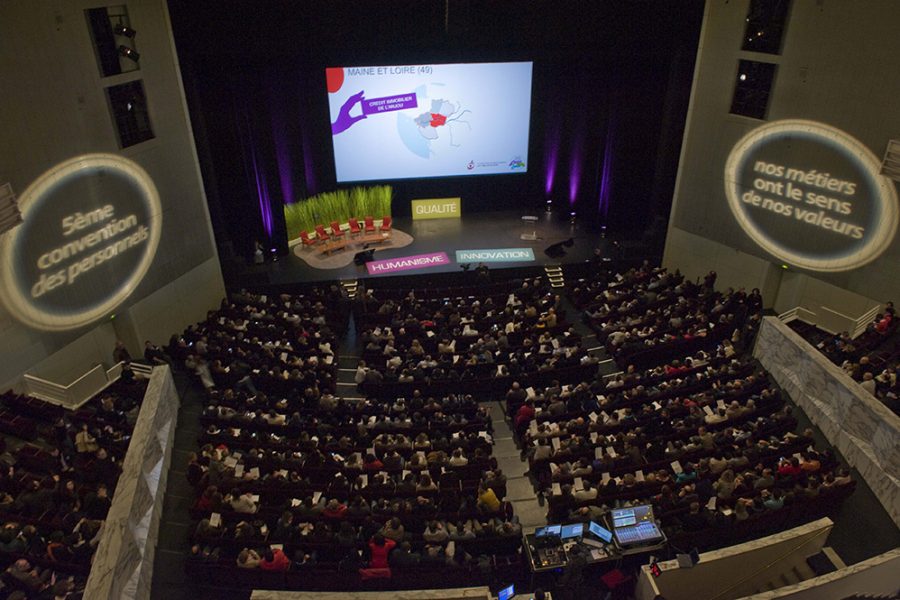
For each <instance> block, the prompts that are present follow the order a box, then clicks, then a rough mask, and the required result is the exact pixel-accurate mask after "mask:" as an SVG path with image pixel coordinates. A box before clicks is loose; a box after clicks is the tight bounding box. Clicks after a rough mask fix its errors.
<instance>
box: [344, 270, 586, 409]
mask: <svg viewBox="0 0 900 600" xmlns="http://www.w3.org/2000/svg"><path fill="white" fill-rule="evenodd" d="M359 307H360V314H359V315H358V317H357V327H358V328H359V329H360V331H361V333H360V337H361V340H362V344H363V347H364V351H363V356H362V359H363V363H362V364H361V365H360V374H359V383H360V384H361V389H363V390H364V391H366V392H367V393H369V394H375V395H378V396H379V397H382V398H390V397H392V396H398V395H406V394H408V393H409V392H410V391H412V389H414V388H416V387H417V386H421V385H422V384H427V385H428V386H429V390H431V391H432V393H438V394H440V393H444V392H446V391H448V390H453V391H458V392H465V393H476V392H478V393H481V394H482V397H485V396H483V394H485V393H487V392H493V393H502V392H503V390H505V389H506V388H507V387H508V386H509V383H510V382H511V381H512V380H517V381H521V382H523V383H525V382H527V383H528V384H532V383H533V384H535V385H537V384H539V382H541V381H543V380H546V379H547V378H548V377H555V376H558V373H563V374H565V375H567V376H570V377H573V378H578V377H581V376H583V375H584V374H585V373H588V372H592V371H593V367H592V365H593V364H594V363H595V362H596V361H595V359H593V358H592V357H591V356H589V355H588V354H587V352H586V351H585V349H584V348H583V346H582V344H581V339H580V336H579V334H578V333H577V332H576V331H575V330H574V329H573V328H572V327H571V326H570V325H569V324H567V322H566V313H565V310H562V309H561V307H560V298H559V296H556V295H554V294H553V293H552V292H551V291H550V288H549V286H546V285H545V283H544V282H542V281H541V280H540V279H537V278H536V279H534V280H524V281H518V280H516V281H513V282H505V283H500V284H494V285H490V284H488V285H485V286H478V287H473V288H470V289H466V288H460V289H455V290H409V291H407V292H405V293H396V292H395V293H391V292H389V291H387V290H378V291H374V290H368V291H367V292H366V294H365V295H364V296H363V297H362V299H361V301H360V302H359ZM555 374H557V375H555Z"/></svg>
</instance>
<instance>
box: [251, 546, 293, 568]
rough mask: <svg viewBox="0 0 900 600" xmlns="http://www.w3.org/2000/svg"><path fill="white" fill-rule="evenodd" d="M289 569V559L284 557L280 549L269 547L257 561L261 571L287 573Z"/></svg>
mask: <svg viewBox="0 0 900 600" xmlns="http://www.w3.org/2000/svg"><path fill="white" fill-rule="evenodd" d="M290 568H291V559H289V558H288V557H287V555H285V553H284V552H283V551H282V550H281V548H272V547H269V549H268V550H266V552H265V554H263V557H262V559H261V560H260V561H259V569H260V570H261V571H282V572H283V571H287V570H288V569H290Z"/></svg>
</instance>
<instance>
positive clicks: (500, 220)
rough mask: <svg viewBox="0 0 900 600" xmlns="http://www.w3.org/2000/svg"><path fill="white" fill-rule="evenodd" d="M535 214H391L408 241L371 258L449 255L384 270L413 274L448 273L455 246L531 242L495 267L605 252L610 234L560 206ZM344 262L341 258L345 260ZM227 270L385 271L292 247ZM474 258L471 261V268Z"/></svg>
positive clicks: (269, 279)
mask: <svg viewBox="0 0 900 600" xmlns="http://www.w3.org/2000/svg"><path fill="white" fill-rule="evenodd" d="M535 216H537V217H538V220H537V221H536V222H534V224H533V225H531V224H529V223H526V222H525V221H523V220H522V213H514V212H484V213H474V214H469V215H466V216H463V217H462V218H459V219H428V220H419V221H413V220H412V218H411V217H400V218H396V219H394V222H393V228H394V229H395V230H397V231H399V232H402V233H404V234H409V236H411V237H412V241H411V242H410V243H409V244H408V245H405V246H403V247H401V248H383V249H378V248H377V247H376V246H372V248H374V249H375V250H376V251H375V254H374V257H373V260H376V261H378V260H385V259H398V258H402V257H406V256H414V255H420V254H429V253H435V252H446V253H447V255H448V257H449V258H450V263H449V264H444V265H434V266H429V267H426V268H420V269H416V270H408V271H399V272H395V273H391V274H389V275H418V274H427V273H449V272H457V271H460V270H461V266H460V264H458V263H457V262H456V251H457V250H484V249H509V248H531V249H532V250H533V251H534V258H535V260H533V261H526V262H503V263H498V262H494V263H486V264H487V265H488V267H489V268H490V269H491V270H492V271H494V270H500V269H509V268H522V267H535V266H543V265H547V264H571V263H581V262H584V261H586V260H589V259H590V258H591V256H593V253H594V249H595V248H597V247H601V248H602V249H603V251H604V253H606V246H607V244H608V243H609V241H610V240H608V239H604V238H602V237H601V235H600V232H599V230H598V229H597V228H591V227H588V226H587V225H584V224H582V223H580V222H578V221H576V222H575V223H574V224H573V223H571V222H570V221H569V217H568V215H564V214H561V211H554V212H552V213H547V212H542V213H538V214H536V215H535ZM532 232H534V233H536V234H537V239H536V240H534V241H530V240H523V239H521V237H520V236H521V235H522V234H523V233H532ZM569 238H571V239H572V240H573V242H574V243H573V244H572V245H571V246H570V247H566V248H564V250H565V251H566V254H565V256H562V257H557V258H551V257H549V256H547V255H546V254H545V253H544V250H545V249H546V248H547V247H548V246H550V245H552V244H557V243H559V242H564V241H566V240H568V239H569ZM359 250H360V248H356V247H347V248H344V249H341V250H337V251H335V254H337V253H349V255H348V256H346V257H345V258H346V259H351V258H352V255H353V254H355V253H356V252H357V251H359ZM300 252H312V251H311V250H309V249H305V250H303V249H301V250H300ZM345 262H346V261H345ZM230 266H231V267H232V270H231V273H232V274H233V275H235V276H236V277H237V279H238V280H239V281H241V282H246V285H285V284H294V283H301V282H315V281H333V280H340V279H368V278H372V277H376V278H377V277H385V276H389V275H370V274H369V273H368V270H367V269H366V267H365V266H363V265H356V264H354V263H353V262H352V260H350V261H349V264H347V265H345V266H339V267H336V268H330V269H323V268H314V267H312V266H310V265H309V264H307V262H306V261H305V260H303V259H302V258H300V257H298V256H297V255H296V254H295V252H294V248H291V252H290V253H288V255H287V256H281V257H279V259H278V261H277V262H268V261H267V262H266V263H265V264H262V265H252V264H247V263H246V262H243V263H240V264H232V265H230ZM476 266H477V263H472V264H471V267H472V268H473V269H474V268H475V267H476Z"/></svg>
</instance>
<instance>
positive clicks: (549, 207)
mask: <svg viewBox="0 0 900 600" xmlns="http://www.w3.org/2000/svg"><path fill="white" fill-rule="evenodd" d="M552 210H553V200H551V199H550V198H547V212H551V211H552Z"/></svg>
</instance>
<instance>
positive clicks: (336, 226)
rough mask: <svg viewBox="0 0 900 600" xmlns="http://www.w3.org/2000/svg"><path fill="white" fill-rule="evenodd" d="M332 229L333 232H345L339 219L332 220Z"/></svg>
mask: <svg viewBox="0 0 900 600" xmlns="http://www.w3.org/2000/svg"><path fill="white" fill-rule="evenodd" d="M331 230H332V231H333V232H335V233H343V232H342V231H341V225H340V223H338V222H337V221H332V222H331Z"/></svg>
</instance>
